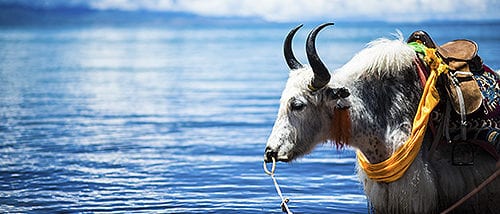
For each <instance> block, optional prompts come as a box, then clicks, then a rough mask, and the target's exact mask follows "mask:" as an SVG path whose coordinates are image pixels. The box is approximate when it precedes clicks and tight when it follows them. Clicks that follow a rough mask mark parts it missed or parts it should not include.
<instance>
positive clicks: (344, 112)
mask: <svg viewBox="0 0 500 214" xmlns="http://www.w3.org/2000/svg"><path fill="white" fill-rule="evenodd" d="M331 135H332V141H333V143H335V144H336V146H337V149H339V148H343V147H344V145H346V144H348V143H349V140H350V138H351V116H350V113H349V108H335V109H334V111H333V121H332V128H331Z"/></svg>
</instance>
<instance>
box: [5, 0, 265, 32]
mask: <svg viewBox="0 0 500 214" xmlns="http://www.w3.org/2000/svg"><path fill="white" fill-rule="evenodd" d="M260 24H267V22H266V21H265V20H262V19H260V18H254V17H243V18H242V17H206V16H200V15H196V14H192V13H186V12H167V11H123V10H93V9H89V8H85V7H53V8H39V7H30V6H28V5H19V4H17V5H16V4H3V5H2V4H0V26H71V25H79V26H81V25H91V26H124V27H125V26H127V27H128V26H153V25H168V26H214V25H215V26H218V25H224V26H230V25H260Z"/></svg>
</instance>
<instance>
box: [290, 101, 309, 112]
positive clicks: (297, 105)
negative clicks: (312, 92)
mask: <svg viewBox="0 0 500 214" xmlns="http://www.w3.org/2000/svg"><path fill="white" fill-rule="evenodd" d="M304 107H306V104H305V103H304V102H302V101H301V100H298V99H292V100H290V109H291V110H292V111H300V110H302V109H304Z"/></svg>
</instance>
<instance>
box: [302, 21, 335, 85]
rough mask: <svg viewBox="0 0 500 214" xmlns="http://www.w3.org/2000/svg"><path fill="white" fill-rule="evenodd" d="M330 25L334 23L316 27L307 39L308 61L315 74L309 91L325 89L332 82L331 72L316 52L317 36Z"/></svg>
mask: <svg viewBox="0 0 500 214" xmlns="http://www.w3.org/2000/svg"><path fill="white" fill-rule="evenodd" d="M328 25H333V23H325V24H322V25H320V26H318V27H316V28H315V29H314V30H312V31H311V33H309V36H308V37H307V43H306V52H307V60H309V64H310V65H311V68H312V70H313V72H314V77H313V79H312V81H311V84H310V85H309V89H311V90H312V91H316V90H318V89H320V88H323V87H324V86H325V85H326V84H328V82H330V72H328V68H326V66H325V64H323V62H322V61H321V59H320V58H319V56H318V52H317V51H316V35H317V34H318V32H319V31H321V29H323V28H324V27H326V26H328Z"/></svg>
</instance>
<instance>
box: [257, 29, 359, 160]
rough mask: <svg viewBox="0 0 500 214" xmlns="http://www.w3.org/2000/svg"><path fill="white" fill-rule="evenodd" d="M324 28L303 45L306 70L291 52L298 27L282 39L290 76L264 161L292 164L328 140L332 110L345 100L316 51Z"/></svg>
mask: <svg viewBox="0 0 500 214" xmlns="http://www.w3.org/2000/svg"><path fill="white" fill-rule="evenodd" d="M328 25H333V23H326V24H323V25H320V26H318V27H317V28H315V29H313V30H312V31H311V32H310V33H309V36H308V37H307V42H306V53H307V59H308V61H309V66H304V65H302V64H301V63H300V62H299V61H298V60H297V59H296V58H295V56H294V54H293V52H292V39H293V36H294V35H295V33H296V32H297V30H299V28H300V27H302V25H300V26H298V27H296V28H294V29H292V30H291V31H290V33H289V34H288V36H287V37H286V39H285V42H284V47H283V52H284V56H285V60H286V62H287V64H288V67H290V69H291V71H290V76H289V78H288V81H287V84H286V87H285V89H284V91H283V94H282V96H281V100H280V107H279V112H278V117H277V119H276V121H275V123H274V127H273V130H272V133H271V135H270V136H269V139H268V141H267V146H266V149H265V154H264V160H265V161H266V162H270V161H272V158H275V159H276V160H278V161H284V162H288V161H292V160H294V159H296V158H297V157H300V156H302V155H304V154H307V153H309V152H311V150H312V149H313V148H314V147H315V146H316V145H317V144H319V143H321V142H325V141H327V140H329V139H331V138H332V136H331V126H332V118H333V117H334V107H335V106H336V105H337V102H338V100H339V99H341V98H345V97H347V96H349V92H348V91H347V89H345V88H332V87H330V86H329V85H328V83H329V82H330V73H329V71H328V69H327V68H326V66H325V65H324V64H323V62H322V61H321V60H320V58H319V56H318V54H317V51H316V47H315V46H316V45H315V40H316V35H317V34H318V32H319V31H320V30H321V29H323V28H324V27H326V26H328Z"/></svg>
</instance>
